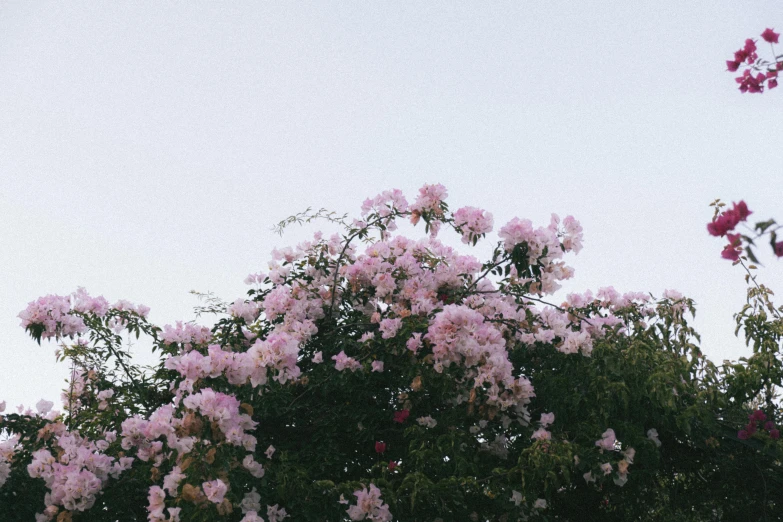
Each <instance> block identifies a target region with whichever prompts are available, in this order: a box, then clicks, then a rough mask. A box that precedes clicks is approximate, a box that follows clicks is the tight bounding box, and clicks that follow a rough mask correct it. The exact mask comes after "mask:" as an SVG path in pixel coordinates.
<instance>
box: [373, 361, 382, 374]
mask: <svg viewBox="0 0 783 522" xmlns="http://www.w3.org/2000/svg"><path fill="white" fill-rule="evenodd" d="M372 371H374V372H382V371H383V361H373V362H372Z"/></svg>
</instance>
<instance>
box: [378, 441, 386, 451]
mask: <svg viewBox="0 0 783 522" xmlns="http://www.w3.org/2000/svg"><path fill="white" fill-rule="evenodd" d="M385 452H386V443H385V442H380V441H378V442H376V443H375V453H385Z"/></svg>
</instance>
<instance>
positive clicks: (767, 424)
mask: <svg viewBox="0 0 783 522" xmlns="http://www.w3.org/2000/svg"><path fill="white" fill-rule="evenodd" d="M774 427H775V423H774V422H772V421H767V422H765V423H764V429H765V430H767V431H769V430H771V429H773V428H774Z"/></svg>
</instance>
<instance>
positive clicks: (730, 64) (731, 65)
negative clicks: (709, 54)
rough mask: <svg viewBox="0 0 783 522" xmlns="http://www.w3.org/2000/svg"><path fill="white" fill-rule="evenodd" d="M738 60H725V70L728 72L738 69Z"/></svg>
mask: <svg viewBox="0 0 783 522" xmlns="http://www.w3.org/2000/svg"><path fill="white" fill-rule="evenodd" d="M739 65H740V62H736V61H734V60H726V70H727V71H729V72H736V70H737V69H739Z"/></svg>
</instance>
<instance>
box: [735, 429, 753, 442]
mask: <svg viewBox="0 0 783 522" xmlns="http://www.w3.org/2000/svg"><path fill="white" fill-rule="evenodd" d="M737 438H738V439H741V440H747V439H748V438H750V435H749V434H748V432H747V431H745V430H740V431H739V432H738V433H737Z"/></svg>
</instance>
